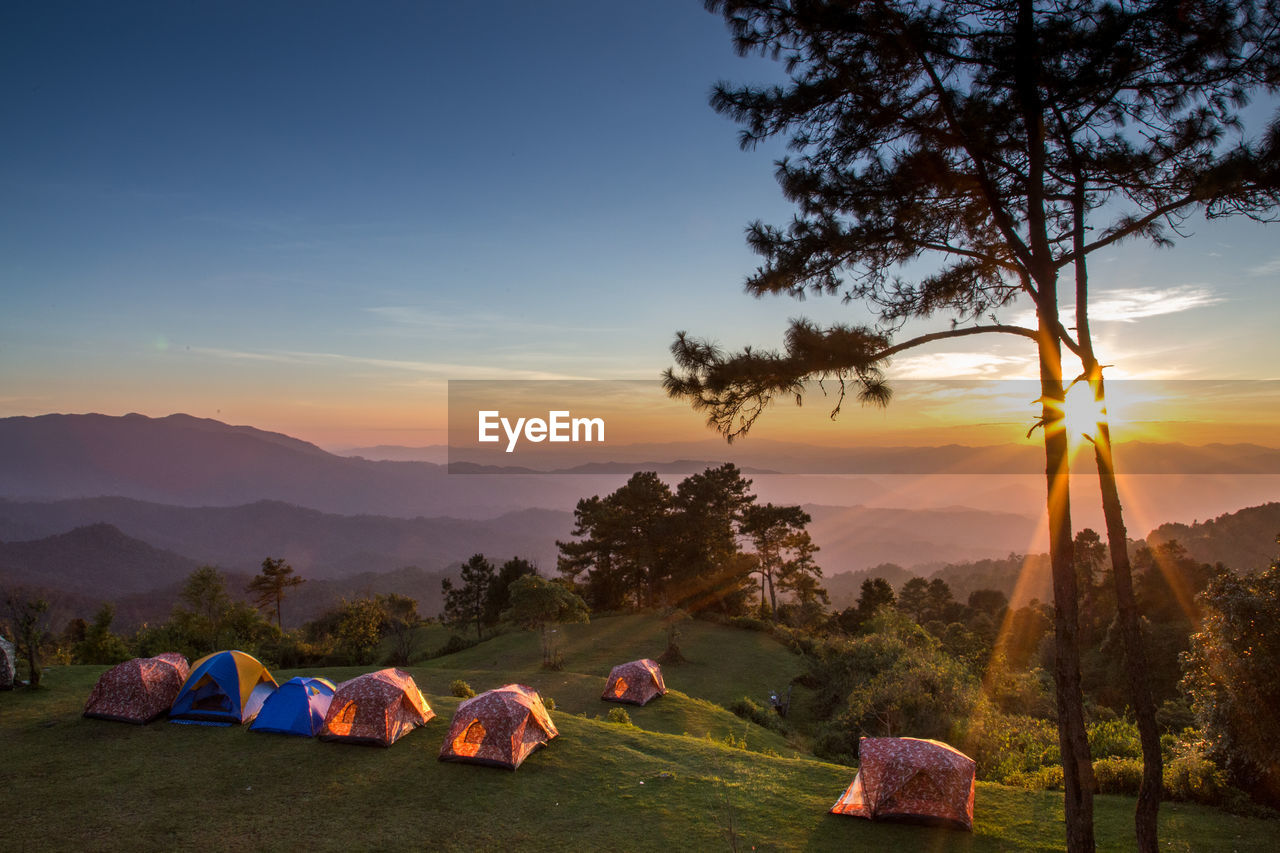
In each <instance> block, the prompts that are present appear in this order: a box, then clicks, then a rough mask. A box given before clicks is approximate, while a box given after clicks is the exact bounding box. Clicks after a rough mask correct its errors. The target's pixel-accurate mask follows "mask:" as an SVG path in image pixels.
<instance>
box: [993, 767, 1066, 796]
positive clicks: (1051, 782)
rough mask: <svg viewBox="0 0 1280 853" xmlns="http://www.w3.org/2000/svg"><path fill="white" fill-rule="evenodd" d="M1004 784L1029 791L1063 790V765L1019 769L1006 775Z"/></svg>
mask: <svg viewBox="0 0 1280 853" xmlns="http://www.w3.org/2000/svg"><path fill="white" fill-rule="evenodd" d="M1002 784H1005V785H1009V786H1010V787H1013V788H1023V789H1025V790H1028V791H1061V790H1062V766H1061V765H1059V764H1054V765H1051V766H1049V767H1037V768H1036V769H1035V770H1018V771H1016V772H1014V773H1010V774H1009V775H1008V776H1007V777H1005V779H1004V780H1002Z"/></svg>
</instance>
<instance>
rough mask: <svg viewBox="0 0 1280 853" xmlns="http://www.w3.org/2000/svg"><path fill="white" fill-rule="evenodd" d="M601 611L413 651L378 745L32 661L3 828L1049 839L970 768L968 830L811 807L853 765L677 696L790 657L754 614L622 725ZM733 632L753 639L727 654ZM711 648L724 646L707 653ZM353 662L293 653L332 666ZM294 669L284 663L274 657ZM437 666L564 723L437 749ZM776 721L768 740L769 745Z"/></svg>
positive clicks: (69, 841) (1211, 820)
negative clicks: (502, 754)
mask: <svg viewBox="0 0 1280 853" xmlns="http://www.w3.org/2000/svg"><path fill="white" fill-rule="evenodd" d="M615 619H617V620H618V621H613V620H612V619H601V620H598V621H597V622H596V623H594V627H595V629H596V630H598V631H599V637H598V639H597V638H596V637H595V635H594V634H593V632H592V630H591V628H592V626H575V629H576V630H575V632H574V633H573V634H567V635H566V638H565V657H566V670H565V671H564V672H546V671H543V670H541V669H540V668H538V666H537V663H538V648H537V642H536V638H535V637H533V636H532V635H529V634H511V635H505V636H503V637H499V638H497V639H495V640H493V641H490V642H489V643H485V644H483V645H481V646H479V647H476V648H474V649H469V650H467V651H466V652H463V653H461V654H459V655H453V656H450V657H448V658H442V659H437V660H433V661H429V662H427V663H425V664H423V665H421V666H415V667H410V668H409V671H410V672H411V673H412V674H413V675H414V678H415V679H416V680H417V681H418V683H419V685H420V686H421V687H422V688H423V690H424V692H425V693H426V694H427V696H428V700H429V702H430V704H431V706H432V707H433V709H434V710H435V711H436V713H437V714H438V715H439V716H438V717H436V719H434V720H432V721H431V722H430V723H428V724H427V725H426V726H424V727H423V728H421V729H419V730H417V731H415V732H413V733H411V734H409V735H408V736H406V737H405V738H403V739H402V740H401V741H400V742H398V743H396V744H395V745H394V746H392V747H391V748H390V749H377V748H370V747H357V746H350V745H344V744H331V743H322V742H319V741H313V740H305V739H302V738H291V737H286V736H278V735H263V734H257V733H251V732H248V731H247V730H245V729H242V728H225V729H219V728H205V727H197V726H176V725H169V724H167V723H163V722H160V723H154V724H152V725H150V726H145V727H136V726H128V725H123V724H116V723H108V722H102V721H97V720H85V719H83V718H81V717H80V716H79V714H80V711H81V708H82V705H83V702H84V699H85V697H87V695H88V693H89V690H90V688H91V687H92V685H93V682H94V680H95V679H96V678H97V676H98V674H99V673H101V671H102V669H103V668H102V667H57V668H50V669H49V670H47V672H46V685H47V687H46V688H45V689H42V690H39V691H34V692H28V691H15V692H12V693H5V694H0V743H3V744H4V749H3V751H2V752H3V759H2V760H0V790H3V791H5V806H6V809H5V810H6V814H7V815H8V819H7V820H6V827H5V834H4V839H5V840H4V849H6V850H67V849H89V850H100V849H123V848H127V849H130V850H171V849H186V848H195V847H208V848H216V849H219V850H294V849H301V848H304V847H305V848H306V849H308V850H315V851H325V850H346V849H353V848H355V849H363V848H369V847H375V848H390V847H393V846H405V845H407V846H410V847H412V848H414V849H417V848H423V847H427V846H430V847H433V848H438V849H444V850H475V849H489V848H493V847H497V846H503V847H506V848H508V849H511V850H560V851H563V850H583V849H591V848H596V847H608V848H611V849H617V850H629V851H630V850H637V851H642V850H668V851H669V850H672V849H677V850H692V849H697V850H730V849H733V848H732V847H731V844H730V840H729V837H728V827H729V825H730V823H732V826H733V828H734V831H735V833H736V837H737V843H738V848H737V849H741V850H747V849H752V848H754V849H756V850H806V851H825V850H847V849H850V848H852V849H869V850H878V849H895V848H896V849H902V850H929V851H1003V850H1056V849H1060V848H1061V846H1062V843H1061V834H1062V797H1061V795H1060V794H1053V793H1032V792H1026V791H1020V790H1015V789H1012V788H1004V787H1001V786H998V785H989V784H979V788H978V794H977V806H976V824H975V828H974V832H973V833H972V834H968V833H958V832H950V831H945V830H930V829H922V828H919V827H908V826H895V825H890V824H873V823H870V822H868V821H862V820H858V819H855V818H845V817H836V816H832V815H829V814H827V809H828V808H829V807H830V806H831V803H832V802H834V801H835V799H836V797H837V796H839V794H840V793H841V792H842V791H843V790H844V788H845V787H846V786H847V785H848V783H849V781H850V780H851V778H852V775H853V774H852V771H851V770H850V769H849V768H847V767H841V766H838V765H833V764H828V763H824V762H820V761H816V760H814V759H812V758H803V757H789V756H787V755H776V756H775V755H769V754H762V753H761V752H756V751H751V750H755V749H757V748H760V749H763V748H772V747H767V746H765V744H766V741H765V740H764V736H765V735H770V736H773V737H776V736H774V735H772V734H771V733H768V732H765V731H763V730H762V729H759V728H758V727H754V726H751V727H748V725H747V724H745V723H743V722H742V721H739V720H737V719H736V718H734V717H732V715H729V714H728V712H727V711H724V710H723V709H720V708H718V707H717V706H716V705H715V704H712V702H711V701H708V698H709V697H707V696H706V695H705V694H701V695H697V696H694V695H689V694H694V693H697V691H698V687H699V683H698V678H703V679H705V680H706V681H707V687H708V690H709V691H711V693H712V694H713V695H714V696H716V697H720V698H722V699H723V698H724V697H728V698H736V697H737V696H741V695H743V693H752V692H755V690H756V688H754V687H753V686H752V685H753V684H754V683H756V682H757V681H759V680H761V679H763V678H773V677H775V676H776V675H777V674H778V673H781V672H785V671H786V668H787V667H788V666H794V665H795V663H796V662H795V660H794V659H793V658H791V657H790V655H789V654H788V653H787V652H786V650H785V649H783V648H782V647H781V646H778V645H777V644H776V643H773V645H772V647H769V646H768V645H767V644H768V643H772V640H770V639H769V638H767V637H765V636H763V635H757V634H750V633H743V632H738V631H732V630H731V629H726V628H719V627H716V626H712V625H707V626H702V625H699V626H697V630H696V631H694V630H690V631H688V632H686V633H685V636H684V637H683V638H682V645H683V646H685V647H686V654H688V655H689V656H690V657H691V658H693V659H694V663H691V664H690V665H689V666H690V669H689V670H687V671H686V669H685V668H684V667H669V668H667V669H666V670H664V672H666V673H667V676H668V682H669V683H671V684H672V686H673V688H674V689H673V692H672V693H671V694H669V695H668V696H666V697H664V698H662V699H660V700H657V701H655V702H653V703H651V704H650V705H649V706H646V707H645V708H631V707H628V711H629V712H630V714H631V718H632V720H633V721H634V723H635V726H623V725H618V724H615V723H610V722H607V721H605V720H603V719H600V718H602V717H604V716H605V714H606V713H607V711H608V709H609V708H612V707H614V706H613V705H610V704H608V703H604V702H600V701H599V698H598V697H599V691H600V690H601V689H602V687H603V681H604V673H605V672H607V670H608V666H607V665H605V664H607V663H609V662H613V661H616V660H617V659H624V660H625V659H630V658H633V657H638V656H640V655H641V654H650V655H652V654H653V653H654V650H653V649H652V648H649V647H645V648H643V649H641V648H640V646H641V645H643V644H644V643H647V642H649V640H648V638H647V634H648V633H649V629H650V628H651V627H653V626H656V625H657V622H656V620H653V619H649V620H648V624H646V619H645V617H632V616H627V617H615ZM629 629H631V630H634V632H635V634H634V636H633V638H632V639H631V640H628V639H627V637H626V634H627V631H628V630H629ZM734 640H737V641H739V642H745V643H749V644H751V651H750V652H747V651H743V652H742V653H741V658H742V659H740V658H739V656H738V655H737V654H736V653H735V652H734V651H733V649H734V648H736V645H735V643H734ZM490 643H492V645H490ZM526 645H527V646H529V647H530V648H529V649H526V648H525V646H526ZM638 649H639V651H637V650H638ZM713 651H718V652H720V653H722V654H723V655H725V657H726V660H725V666H724V668H723V670H721V669H720V668H719V667H717V666H716V665H715V661H716V657H715V654H713ZM752 654H754V655H758V656H759V673H758V674H757V673H756V672H752V673H751V674H750V675H749V676H748V677H747V678H743V676H742V673H743V672H744V671H746V670H744V669H743V668H742V667H743V659H745V658H748V657H749V656H750V655H752ZM615 656H617V657H615ZM699 661H704V662H705V663H699ZM698 666H701V667H703V669H702V670H695V669H692V667H698ZM601 669H603V672H602V671H601ZM361 671H363V669H361V668H329V669H320V670H314V671H312V673H310V674H319V675H325V676H326V677H329V678H332V679H334V680H341V679H344V678H348V677H350V676H351V675H354V674H357V673H358V672H361ZM686 672H688V673H690V674H689V675H686ZM698 672H701V675H699V676H698V678H695V677H694V675H693V673H698ZM294 674H301V673H298V672H292V671H283V672H280V673H277V677H279V678H281V679H282V680H283V678H284V677H288V676H291V675H294ZM454 678H463V679H464V680H467V681H469V682H470V683H471V684H472V686H473V687H475V688H476V690H483V689H487V688H489V687H493V686H496V685H498V684H501V683H505V682H507V681H523V682H525V683H534V686H537V687H539V689H545V690H546V692H547V693H548V695H550V696H552V697H553V698H555V699H556V704H557V710H556V711H555V712H553V717H554V718H555V722H556V725H557V726H558V727H559V729H560V732H561V737H560V738H558V739H556V740H555V741H552V743H551V744H550V745H549V746H548V747H547V748H546V749H544V750H541V751H539V752H537V753H535V754H534V755H533V756H532V757H530V758H529V760H528V761H526V762H525V764H524V765H523V766H522V767H521V768H520V769H519V770H518V771H516V772H515V773H512V772H509V771H502V770H495V769H492V768H485V767H475V766H470V765H461V764H453V763H442V762H439V761H437V758H436V757H437V754H438V751H439V748H440V743H441V741H442V739H443V737H444V733H445V730H446V728H447V727H448V723H449V718H450V717H451V715H452V712H453V710H454V709H455V708H456V707H457V704H458V702H459V701H460V700H458V699H455V698H453V697H451V696H449V695H448V686H449V682H450V681H451V680H452V679H454ZM538 682H541V683H538ZM677 685H678V686H677ZM583 714H585V716H583ZM725 717H728V718H729V719H725ZM722 723H723V724H724V725H728V726H736V729H735V731H737V732H746V739H747V742H748V750H743V749H737V748H731V747H728V746H725V745H724V744H723V743H720V742H719V740H720V739H719V738H718V737H716V735H715V734H714V731H718V729H716V727H717V726H719V725H721V724H722ZM702 727H707V731H708V732H709V733H711V735H712V739H708V738H707V737H705V736H703V734H702V731H701V728H702ZM684 731H689V732H690V735H689V736H685V735H684V734H682V732H684ZM777 742H778V743H780V745H781V747H782V748H781V749H776V750H775V751H777V752H780V753H781V752H783V750H784V749H785V748H786V745H785V743H781V741H780V739H779V740H778V741H777ZM757 744H758V745H757ZM1133 805H1134V804H1133V801H1132V800H1131V799H1129V798H1125V797H1099V798H1097V827H1098V837H1099V848H1100V849H1102V850H1128V849H1131V848H1132V840H1131V839H1132V829H1131V826H1132V814H1133ZM1161 820H1162V827H1161V829H1162V844H1161V846H1162V849H1167V850H1175V851H1179V850H1185V851H1200V850H1206V851H1216V850H1222V851H1228V850H1234V851H1268V853H1269V851H1271V850H1272V849H1273V847H1274V844H1273V842H1272V839H1273V838H1274V836H1275V830H1276V824H1275V823H1274V822H1267V821H1261V820H1257V819H1250V818H1241V817H1235V816H1231V815H1227V814H1224V813H1221V812H1218V811H1215V810H1212V809H1206V808H1200V807H1192V806H1184V805H1173V804H1165V805H1164V807H1163V808H1162V810H1161Z"/></svg>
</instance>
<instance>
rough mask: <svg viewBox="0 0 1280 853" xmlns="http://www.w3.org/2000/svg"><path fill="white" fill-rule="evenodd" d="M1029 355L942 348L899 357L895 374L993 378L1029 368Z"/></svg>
mask: <svg viewBox="0 0 1280 853" xmlns="http://www.w3.org/2000/svg"><path fill="white" fill-rule="evenodd" d="M1027 364H1028V359H1026V358H1014V357H1012V356H1003V355H995V354H993V353H986V352H940V353H928V354H925V355H913V356H910V357H908V358H903V359H897V360H895V362H894V365H893V368H892V371H891V372H892V375H893V376H894V377H895V378H900V379H991V378H997V377H998V378H1008V377H1011V376H1015V375H1018V374H1019V373H1021V372H1025V371H1026V369H1027Z"/></svg>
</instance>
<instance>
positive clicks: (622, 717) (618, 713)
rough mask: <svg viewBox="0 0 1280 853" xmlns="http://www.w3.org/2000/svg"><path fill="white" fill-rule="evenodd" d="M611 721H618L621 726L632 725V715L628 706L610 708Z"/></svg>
mask: <svg viewBox="0 0 1280 853" xmlns="http://www.w3.org/2000/svg"><path fill="white" fill-rule="evenodd" d="M609 722H611V723H617V724H618V725H620V726H629V725H631V724H632V723H631V715H630V714H628V713H627V709H626V708H610V709H609Z"/></svg>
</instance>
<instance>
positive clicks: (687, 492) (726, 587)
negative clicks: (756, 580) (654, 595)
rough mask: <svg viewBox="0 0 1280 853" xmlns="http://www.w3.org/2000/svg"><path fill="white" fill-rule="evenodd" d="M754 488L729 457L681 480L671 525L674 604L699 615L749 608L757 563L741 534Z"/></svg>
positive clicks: (733, 612) (671, 592)
mask: <svg viewBox="0 0 1280 853" xmlns="http://www.w3.org/2000/svg"><path fill="white" fill-rule="evenodd" d="M750 489H751V481H750V480H748V479H746V478H744V477H743V476H742V471H740V470H739V469H738V467H737V466H736V465H734V464H733V463H731V462H727V463H725V464H724V465H721V466H719V467H716V468H708V469H706V470H705V471H703V472H702V473H700V474H691V475H690V476H688V477H686V478H685V479H684V480H681V481H680V485H679V486H677V487H676V494H675V499H674V501H673V505H674V512H673V514H672V524H671V539H670V542H671V545H672V550H671V552H670V560H671V562H670V566H671V572H672V577H671V587H670V589H669V591H668V597H669V599H670V601H669V603H670V604H673V605H675V606H678V607H682V608H684V609H685V610H688V611H689V612H690V613H695V614H696V613H701V612H704V611H708V610H715V611H718V612H720V613H724V614H726V615H735V614H738V613H741V612H742V611H743V610H744V609H745V605H746V601H747V595H748V582H749V576H750V573H751V572H752V571H754V568H755V567H754V560H752V559H750V558H749V557H747V555H745V554H744V553H743V552H742V549H741V547H740V546H739V543H738V537H739V535H740V534H741V533H742V524H743V522H744V520H745V518H746V513H747V510H748V509H749V507H750V506H751V505H752V504H753V503H754V502H755V495H753V494H752V493H751V491H750Z"/></svg>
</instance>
